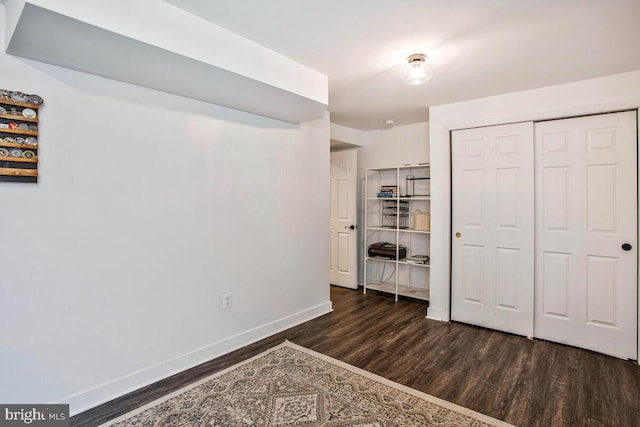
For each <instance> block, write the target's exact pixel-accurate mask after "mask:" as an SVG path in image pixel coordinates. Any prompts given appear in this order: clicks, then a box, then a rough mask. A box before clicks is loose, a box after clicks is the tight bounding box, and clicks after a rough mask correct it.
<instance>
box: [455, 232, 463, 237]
mask: <svg viewBox="0 0 640 427" xmlns="http://www.w3.org/2000/svg"><path fill="white" fill-rule="evenodd" d="M456 237H457V238H458V239H459V238H461V237H462V233H461V232H459V231H458V232H457V233H456Z"/></svg>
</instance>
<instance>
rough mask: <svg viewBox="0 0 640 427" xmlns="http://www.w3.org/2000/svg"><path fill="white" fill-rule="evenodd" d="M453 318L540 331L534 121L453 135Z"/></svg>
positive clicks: (527, 332)
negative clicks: (536, 302)
mask: <svg viewBox="0 0 640 427" xmlns="http://www.w3.org/2000/svg"><path fill="white" fill-rule="evenodd" d="M451 151H452V188H453V191H452V201H453V218H452V224H453V228H452V232H453V237H452V272H451V281H452V288H451V293H452V294H451V301H452V305H451V318H452V319H453V320H458V321H461V322H466V323H472V324H474V325H479V326H485V327H487V328H492V329H499V330H502V331H506V332H512V333H515V334H519V335H525V336H528V337H531V336H533V268H534V263H533V250H534V248H533V238H534V229H533V227H534V208H533V201H534V194H533V185H534V180H533V123H532V122H528V123H517V124H510V125H503V126H492V127H487V128H478V129H467V130H462V131H455V132H453V135H452V147H451Z"/></svg>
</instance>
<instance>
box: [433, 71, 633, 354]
mask: <svg viewBox="0 0 640 427" xmlns="http://www.w3.org/2000/svg"><path fill="white" fill-rule="evenodd" d="M639 108H640V71H633V72H629V73H622V74H616V75H611V76H605V77H600V78H595V79H590V80H584V81H577V82H571V83H566V84H560V85H556V86H549V87H544V88H540V89H532V90H526V91H522V92H513V93H509V94H504V95H497V96H492V97H488V98H481V99H475V100H471V101H464V102H459V103H456V104H450V105H443V106H438V107H432V108H430V109H429V146H430V149H429V156H430V160H431V177H432V178H431V181H432V184H433V186H432V194H431V200H432V207H431V208H432V216H431V222H432V233H431V253H432V255H433V256H436V254H437V256H438V258H439V260H438V261H439V262H437V263H436V262H435V260H434V261H433V262H432V266H431V282H430V300H429V308H428V310H427V317H428V318H430V319H434V320H440V321H449V319H450V297H451V294H450V287H451V275H450V268H451V185H450V184H451V181H450V180H451V164H450V162H451V152H450V132H451V131H452V130H457V129H466V128H471V127H478V126H491V125H497V124H505V123H514V122H520V121H530V120H531V121H538V120H546V119H555V118H559V117H571V116H578V115H585V114H598V113H606V112H612V111H623V110H630V109H633V110H638V109H639ZM639 160H640V159H639ZM639 228H640V224H639ZM639 263H640V260H639ZM639 282H640V279H639ZM639 305H640V304H639ZM639 317H640V316H639ZM639 329H640V328H639ZM639 342H640V340H639Z"/></svg>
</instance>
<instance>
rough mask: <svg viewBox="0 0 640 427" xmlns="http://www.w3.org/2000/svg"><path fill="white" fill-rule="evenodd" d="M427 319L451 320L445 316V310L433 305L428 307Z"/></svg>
mask: <svg viewBox="0 0 640 427" xmlns="http://www.w3.org/2000/svg"><path fill="white" fill-rule="evenodd" d="M427 319H431V320H439V321H441V322H448V321H449V319H448V318H446V317H445V313H444V310H441V309H439V308H432V307H427Z"/></svg>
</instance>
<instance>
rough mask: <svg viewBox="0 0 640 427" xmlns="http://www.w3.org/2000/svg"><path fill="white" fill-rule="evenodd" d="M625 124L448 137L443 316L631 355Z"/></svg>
mask: <svg viewBox="0 0 640 427" xmlns="http://www.w3.org/2000/svg"><path fill="white" fill-rule="evenodd" d="M636 123H637V117H636V113H635V112H623V113H612V114H601V115H594V116H587V117H578V118H571V119H560V120H550V121H545V122H538V123H536V124H535V125H534V124H532V123H520V124H514V125H505V126H492V127H487V128H478V129H470V130H463V131H456V132H453V136H452V203H453V206H452V233H453V236H452V279H451V280H452V285H451V286H452V299H451V301H452V302H451V304H452V307H451V310H452V311H451V317H452V319H453V320H458V321H462V322H466V323H471V324H475V325H480V326H486V327H489V328H493V329H498V330H502V331H506V332H512V333H516V334H520V335H525V336H534V337H536V338H543V339H547V340H551V341H555V342H560V343H564V344H569V345H573V346H577V347H582V348H586V349H590V350H595V351H598V352H601V353H606V354H610V355H614V356H618V357H622V358H630V359H636V358H637V315H638V314H637V310H638V307H637V302H638V281H637V256H638V253H637V240H638V239H637V234H638V230H637V223H638V211H637V206H638V205H637V203H638V200H637V179H638V174H637V159H638V157H637V152H636V150H637V136H636V127H637V126H636ZM534 135H535V143H534V142H533V140H534ZM534 147H535V148H534ZM534 165H535V167H534ZM534 184H535V185H534ZM534 190H535V191H534ZM534 200H535V208H534ZM534 222H535V224H534ZM534 235H535V246H534ZM458 236H459V237H458ZM534 296H535V298H534ZM534 307H535V310H534Z"/></svg>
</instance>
